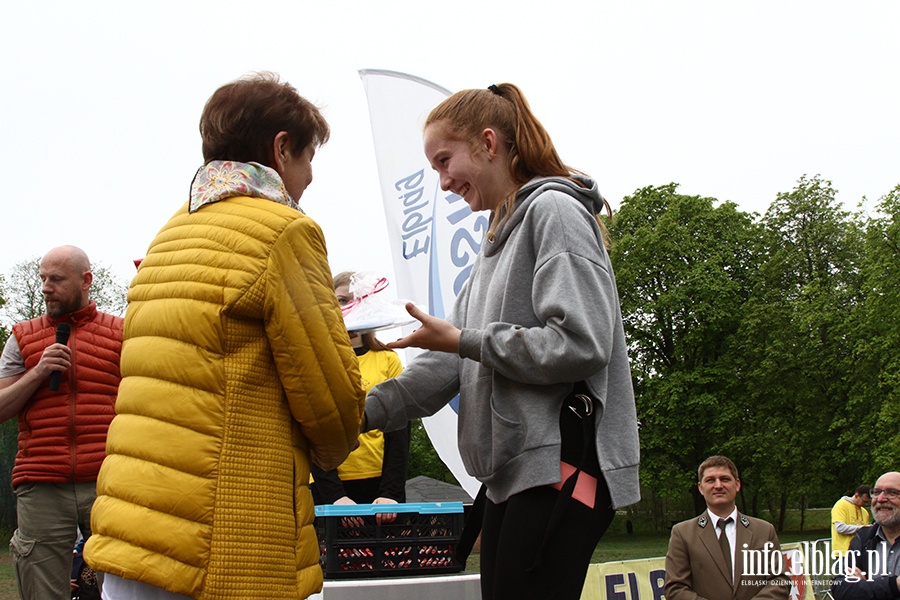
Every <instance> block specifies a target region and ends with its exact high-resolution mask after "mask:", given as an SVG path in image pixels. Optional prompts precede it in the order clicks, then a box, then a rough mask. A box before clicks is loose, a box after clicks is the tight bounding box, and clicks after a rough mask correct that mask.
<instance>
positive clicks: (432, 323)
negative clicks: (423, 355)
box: [387, 302, 460, 354]
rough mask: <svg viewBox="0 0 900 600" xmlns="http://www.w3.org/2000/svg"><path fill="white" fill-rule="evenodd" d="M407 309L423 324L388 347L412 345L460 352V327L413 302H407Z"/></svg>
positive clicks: (441, 350) (439, 350)
mask: <svg viewBox="0 0 900 600" xmlns="http://www.w3.org/2000/svg"><path fill="white" fill-rule="evenodd" d="M406 311H407V312H408V313H409V314H410V316H412V317H413V318H415V319H416V320H417V321H419V322H420V323H422V326H421V327H419V328H418V329H416V330H415V331H413V332H412V333H411V334H409V335H408V336H406V337H403V338H400V339H399V340H397V341H395V342H391V343H390V344H387V347H388V348H409V347H410V346H412V347H413V348H422V349H424V350H437V351H438V352H452V353H454V354H459V335H460V331H459V329H457V328H456V327H454V326H453V325H452V324H451V323H450V322H448V321H445V320H444V319H438V318H437V317H432V316H431V315H429V314H428V313H426V312H424V311H421V310H419V308H418V307H416V305H415V304H413V303H412V302H407V303H406Z"/></svg>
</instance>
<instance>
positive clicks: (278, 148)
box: [272, 131, 291, 175]
mask: <svg viewBox="0 0 900 600" xmlns="http://www.w3.org/2000/svg"><path fill="white" fill-rule="evenodd" d="M290 141H291V138H290V136H288V132H287V131H279V132H278V133H277V134H275V138H274V139H273V140H272V162H273V164H272V166H273V168H274V169H275V170H276V171H278V174H279V175H282V174H283V173H284V165H285V161H287V158H288V155H290V153H291V149H290V145H291V144H290Z"/></svg>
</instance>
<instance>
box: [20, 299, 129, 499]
mask: <svg viewBox="0 0 900 600" xmlns="http://www.w3.org/2000/svg"><path fill="white" fill-rule="evenodd" d="M61 322H65V323H69V324H70V325H71V328H72V329H71V334H70V335H69V341H68V343H67V345H68V346H69V348H70V349H71V350H72V359H73V366H72V367H71V368H69V369H68V370H67V371H63V373H62V383H61V385H60V386H59V390H58V391H56V392H51V391H50V380H49V379H47V380H46V381H45V382H44V383H43V384H41V387H40V388H38V390H37V391H36V392H35V393H34V396H32V397H31V399H30V400H29V401H28V403H27V404H25V407H24V408H23V409H22V411H21V412H20V413H19V450H18V452H17V453H16V461H15V465H14V466H13V472H12V484H13V487H15V486H17V485H19V484H20V483H25V482H40V483H69V482H73V483H82V482H87V481H95V480H96V479H97V473H98V472H99V471H100V463H102V462H103V459H104V457H105V456H106V431H107V430H108V429H109V424H110V422H111V421H112V419H113V417H114V416H115V414H116V395H117V394H118V390H119V381H120V380H121V375H120V374H119V355H120V353H121V351H122V323H123V321H122V318H121V317H115V316H113V315H109V314H106V313H103V312H100V311H98V310H97V306H96V304H94V302H93V301H91V303H90V304H89V305H88V306H86V307H85V308H83V309H81V310H79V311H77V312H74V313H71V314H68V315H64V316H63V317H61V318H59V319H53V318H51V317H49V316H47V315H43V316H41V317H38V318H36V319H32V320H31V321H25V322H22V323H18V324H17V325H15V326H14V327H13V334H14V335H15V336H16V341H17V342H18V343H19V350H20V351H21V353H22V358H23V359H24V360H25V368H26V369H31V368H33V367H34V366H35V365H37V363H38V361H39V360H40V358H41V354H42V353H43V352H44V349H45V348H46V347H47V346H49V345H50V344H53V343H54V342H55V341H56V326H57V324H59V323H61Z"/></svg>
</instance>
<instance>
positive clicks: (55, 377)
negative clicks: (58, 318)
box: [50, 323, 72, 392]
mask: <svg viewBox="0 0 900 600" xmlns="http://www.w3.org/2000/svg"><path fill="white" fill-rule="evenodd" d="M70 333H72V328H71V327H70V326H69V324H68V323H60V324H59V325H57V326H56V343H57V344H65V343H66V342H68V341H69V334H70ZM61 378H62V371H53V372H52V373H50V391H52V392H56V391H58V390H59V380H60V379H61Z"/></svg>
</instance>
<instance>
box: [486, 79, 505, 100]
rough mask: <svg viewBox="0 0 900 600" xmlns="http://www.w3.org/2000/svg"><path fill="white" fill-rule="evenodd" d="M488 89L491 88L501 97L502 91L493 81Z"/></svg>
mask: <svg viewBox="0 0 900 600" xmlns="http://www.w3.org/2000/svg"><path fill="white" fill-rule="evenodd" d="M488 89H489V90H491V91H492V92H494V93H495V94H497V95H498V96H500V97H501V98H502V97H503V93H502V92H501V91H500V88H498V87H497V86H496V85H494V84H493V83H492V84H491V85H489V86H488Z"/></svg>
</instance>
